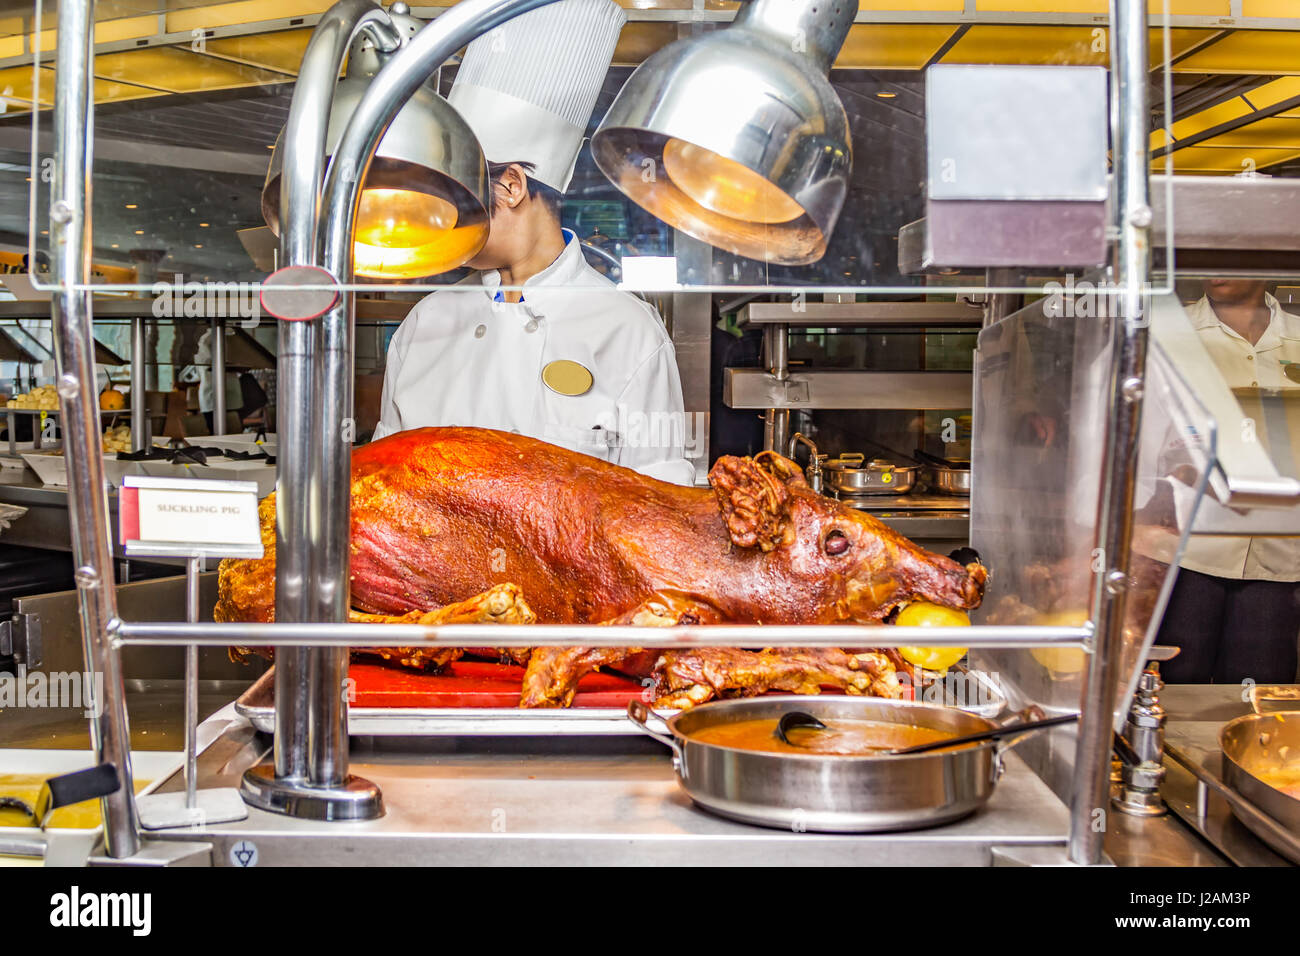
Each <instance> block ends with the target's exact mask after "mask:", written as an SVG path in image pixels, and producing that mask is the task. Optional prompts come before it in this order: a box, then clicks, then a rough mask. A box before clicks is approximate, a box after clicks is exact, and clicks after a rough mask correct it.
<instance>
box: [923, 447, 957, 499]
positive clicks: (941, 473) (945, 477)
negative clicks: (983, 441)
mask: <svg viewBox="0 0 1300 956" xmlns="http://www.w3.org/2000/svg"><path fill="white" fill-rule="evenodd" d="M915 455H916V458H917V460H918V461H920V462H921V463H922V465H923V466H924V467H923V469H922V472H921V477H922V478H923V479H924V481H925V483H926V485H927V486H928V487H929V489H930V490H931V491H933V492H935V493H936V494H941V495H957V496H959V497H962V498H969V497H970V462H968V461H965V462H961V461H954V460H951V459H948V458H940V457H939V456H938V455H931V454H930V453H929V452H925V451H922V450H921V449H919V448H918V449H917V450H916V452H915Z"/></svg>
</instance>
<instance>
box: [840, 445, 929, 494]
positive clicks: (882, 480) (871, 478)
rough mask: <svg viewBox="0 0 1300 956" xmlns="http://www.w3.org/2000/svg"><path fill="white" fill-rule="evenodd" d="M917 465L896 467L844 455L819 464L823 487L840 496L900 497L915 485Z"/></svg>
mask: <svg viewBox="0 0 1300 956" xmlns="http://www.w3.org/2000/svg"><path fill="white" fill-rule="evenodd" d="M920 470H921V466H920V465H898V464H895V463H894V462H892V461H887V460H885V459H883V458H873V459H872V460H871V461H867V460H866V456H865V455H860V454H849V453H845V454H842V455H840V456H839V457H838V458H832V459H830V460H829V461H826V462H823V463H822V471H823V472H824V473H825V475H826V481H827V483H828V484H829V485H830V486H831V488H833V489H834V490H835V491H838V492H839V493H840V494H844V495H901V494H906V493H907V492H909V491H911V490H912V486H913V485H915V484H916V477H917V473H918V472H919V471H920Z"/></svg>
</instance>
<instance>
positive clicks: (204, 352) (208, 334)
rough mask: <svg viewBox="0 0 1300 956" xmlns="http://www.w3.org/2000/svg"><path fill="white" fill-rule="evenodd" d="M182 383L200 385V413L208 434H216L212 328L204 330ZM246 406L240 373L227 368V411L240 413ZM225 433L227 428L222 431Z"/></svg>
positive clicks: (184, 371)
mask: <svg viewBox="0 0 1300 956" xmlns="http://www.w3.org/2000/svg"><path fill="white" fill-rule="evenodd" d="M180 381H182V382H185V383H187V384H192V383H194V382H196V381H197V382H198V383H199V411H200V412H202V413H203V419H204V421H206V422H207V423H208V434H210V435H211V434H214V433H215V431H216V429H215V428H214V427H213V426H214V422H213V419H212V413H213V410H214V409H215V408H216V404H217V399H216V389H215V387H214V386H213V378H212V328H211V327H209V328H207V329H205V330H204V332H203V334H202V335H200V336H199V342H198V347H197V348H196V349H195V351H194V364H193V365H189V366H186V368H185V369H183V370H182V371H181V374H180ZM243 406H244V396H243V391H242V389H241V387H240V384H239V371H238V370H237V369H232V368H231V367H230V366H226V411H227V412H238V411H239V410H240V409H241V408H243ZM221 430H222V431H223V432H224V431H225V428H222V429H221Z"/></svg>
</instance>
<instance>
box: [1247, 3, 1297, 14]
mask: <svg viewBox="0 0 1300 956" xmlns="http://www.w3.org/2000/svg"><path fill="white" fill-rule="evenodd" d="M1241 15H1242V16H1243V17H1300V12H1297V10H1296V0H1241Z"/></svg>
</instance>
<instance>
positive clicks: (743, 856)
mask: <svg viewBox="0 0 1300 956" xmlns="http://www.w3.org/2000/svg"><path fill="white" fill-rule="evenodd" d="M268 746H269V740H268V738H266V737H263V736H261V735H258V734H256V733H255V732H254V731H253V730H252V729H251V728H249V727H248V726H247V725H246V724H243V722H242V721H238V722H236V723H233V724H232V725H231V726H230V727H229V728H228V729H227V730H226V732H225V733H223V734H222V736H221V737H220V738H219V739H218V740H217V742H216V743H214V744H213V746H212V747H210V748H209V749H208V751H206V752H205V753H204V755H203V757H202V759H201V760H200V762H199V771H200V774H199V781H200V786H201V787H211V786H235V785H237V784H238V781H239V777H240V774H241V773H242V772H243V769H244V768H245V767H247V766H249V765H250V764H251V763H253V762H254V761H256V760H257V759H258V758H259V757H260V756H261V755H262V754H263V753H264V752H265V750H266V748H267V747H268ZM352 771H353V772H355V773H357V774H359V775H361V776H364V777H365V778H366V779H368V780H372V781H374V782H375V783H377V784H378V785H379V786H380V788H381V789H382V790H383V793H384V801H385V805H386V807H387V813H386V815H385V816H384V817H383V818H381V819H379V820H375V821H369V822H362V823H342V824H339V823H331V824H325V823H315V822H311V821H305V820H296V819H290V818H287V817H283V816H279V815H275V814H269V813H265V812H262V811H260V810H256V809H250V811H249V817H248V819H247V820H245V821H242V822H240V823H233V824H225V825H220V826H214V827H207V828H204V829H202V830H199V831H194V832H186V833H170V834H167V836H166V839H168V840H197V841H199V842H203V843H210V844H211V845H212V848H213V850H212V862H213V863H214V864H215V865H219V866H227V865H231V860H232V855H231V854H232V851H233V849H234V848H235V846H236V845H237V844H241V843H243V844H247V843H252V844H253V845H254V846H255V847H256V849H257V854H258V861H259V865H266V864H276V863H278V864H294V863H297V864H313V865H318V866H319V865H329V864H337V863H345V862H346V863H347V864H348V865H358V866H367V865H380V864H387V865H392V864H439V865H480V864H491V865H499V864H504V865H519V864H531V865H548V866H556V865H558V866H564V865H570V864H584V865H591V864H596V865H600V864H622V865H632V864H636V865H655V864H660V865H672V866H682V865H691V864H708V865H744V866H760V865H771V866H787V865H801V864H802V865H817V866H833V865H858V866H861V865H894V866H901V865H931V866H933V865H943V866H959V865H967V866H987V865H991V864H992V863H993V862H994V861H995V856H996V857H999V858H1001V857H1007V856H1012V857H1014V856H1017V855H1019V853H1020V852H1030V853H1032V852H1033V851H1058V850H1059V849H1060V848H1061V847H1063V846H1064V842H1065V834H1066V830H1067V828H1068V822H1067V812H1066V808H1065V806H1064V805H1063V804H1061V802H1060V801H1059V800H1057V798H1056V797H1055V796H1054V795H1053V794H1052V793H1051V791H1050V790H1048V789H1047V787H1046V786H1045V785H1044V784H1043V783H1042V781H1040V780H1039V779H1038V778H1037V777H1035V776H1034V775H1033V774H1032V773H1031V772H1030V771H1029V770H1028V769H1027V768H1026V767H1025V765H1024V764H1022V763H1021V762H1020V761H1019V760H1017V759H1015V758H1014V756H1013V757H1012V758H1011V759H1010V760H1009V761H1008V769H1007V773H1006V775H1005V776H1004V777H1003V779H1002V781H1001V782H1000V783H999V785H998V788H997V791H996V792H995V793H994V795H993V799H992V800H991V801H990V802H989V804H988V806H987V807H986V808H985V809H984V810H982V811H980V812H978V813H976V814H975V815H973V816H971V817H968V818H966V819H965V820H961V821H958V822H956V823H953V824H950V825H948V826H944V827H937V828H934V829H929V830H916V831H910V832H906V833H887V834H869V835H847V834H817V833H806V832H798V833H797V832H791V831H785V830H769V829H764V828H761V827H753V826H747V825H745V824H740V823H733V822H731V821H728V820H724V819H722V818H719V817H715V816H713V815H711V814H709V813H706V812H705V811H703V810H700V809H698V808H696V807H695V806H694V805H693V804H692V803H691V802H690V800H689V799H688V798H687V797H685V796H684V795H683V794H682V792H681V790H680V789H679V788H678V786H677V784H676V781H675V779H674V776H673V770H672V764H671V761H670V759H669V755H668V752H667V751H666V750H665V749H664V748H662V747H661V746H660V745H658V744H656V743H655V742H654V741H650V740H642V739H640V738H636V737H631V738H620V739H610V740H604V739H595V738H572V739H567V740H566V739H560V738H547V739H532V740H517V739H503V738H477V739H462V740H459V741H457V740H446V739H443V740H429V741H410V740H403V741H400V742H392V741H388V740H383V739H378V738H363V739H362V740H361V741H359V742H358V743H357V744H354V748H353V752H352ZM181 787H182V783H181V781H180V779H179V778H176V779H172V780H170V781H168V782H167V783H166V784H164V785H163V787H162V788H161V789H162V790H163V791H167V790H176V789H181ZM244 849H246V847H245V848H244Z"/></svg>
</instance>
